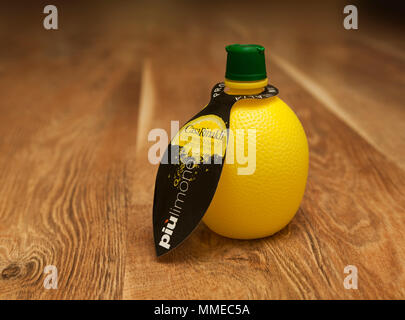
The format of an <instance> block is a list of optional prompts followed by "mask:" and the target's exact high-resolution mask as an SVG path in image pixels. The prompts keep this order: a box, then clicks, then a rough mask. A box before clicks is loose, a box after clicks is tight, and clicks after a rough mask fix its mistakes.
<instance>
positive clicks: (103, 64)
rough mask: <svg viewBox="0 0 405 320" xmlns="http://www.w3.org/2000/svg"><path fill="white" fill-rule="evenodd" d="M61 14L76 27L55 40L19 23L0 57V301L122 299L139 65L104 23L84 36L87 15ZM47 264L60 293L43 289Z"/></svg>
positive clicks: (27, 20) (130, 49) (73, 10)
mask: <svg viewBox="0 0 405 320" xmlns="http://www.w3.org/2000/svg"><path fill="white" fill-rule="evenodd" d="M69 9H70V11H65V12H64V13H65V15H64V17H65V19H67V20H69V19H71V20H70V21H72V22H73V21H74V22H76V24H71V25H70V27H69V26H68V25H65V26H64V27H63V28H61V30H59V31H58V32H57V33H54V34H52V33H51V34H49V33H47V32H46V31H44V30H43V29H42V30H40V28H42V26H40V27H37V28H36V24H37V23H38V22H37V21H33V20H32V19H31V18H30V17H29V16H28V17H27V16H24V15H23V16H21V17H20V18H19V20H21V21H20V22H21V26H24V27H23V28H22V29H21V28H20V29H16V36H15V38H13V42H12V43H11V47H10V48H9V50H11V51H12V52H15V53H16V54H15V55H7V53H5V55H6V57H4V56H3V57H2V59H3V60H2V61H5V62H6V64H5V65H3V67H4V68H5V71H4V77H2V79H1V82H2V83H1V86H0V87H1V94H2V101H1V114H2V116H1V125H0V136H1V137H2V139H1V144H0V154H1V155H2V157H1V160H0V168H1V171H0V172H1V173H0V175H1V179H2V184H1V185H0V193H1V195H2V197H1V201H0V270H1V277H0V283H1V285H0V297H1V298H3V299H4V298H5V299H15V298H18V299H39V298H41V299H67V298H75V299H85V298H120V297H122V285H123V276H124V268H125V244H126V233H125V231H126V217H127V210H126V208H127V204H128V197H129V195H128V192H127V185H128V181H127V177H126V173H125V168H126V165H127V162H126V158H127V153H128V150H131V149H132V148H133V146H134V143H135V134H134V133H133V130H132V128H133V123H136V117H137V108H136V104H134V101H135V102H136V101H137V100H138V98H139V81H140V64H138V63H137V61H136V57H137V53H136V50H134V49H136V48H135V47H134V46H133V45H132V47H131V45H126V44H125V43H120V41H119V39H117V38H116V31H117V30H116V29H114V28H110V26H109V25H108V19H107V17H106V19H104V21H105V22H106V24H105V26H102V25H95V26H94V27H93V28H90V29H85V28H84V29H82V28H81V26H82V27H83V26H85V23H86V19H87V18H88V15H84V16H80V15H78V11H77V10H86V8H85V7H80V8H74V7H73V8H72V7H69ZM87 9H89V8H87ZM24 12H25V11H23V13H24ZM107 14H108V13H107V12H105V11H104V12H103V15H107ZM3 15H4V12H3ZM11 18H13V17H11ZM116 19H117V17H115V18H114V21H116ZM22 21H24V22H25V23H22ZM65 21H66V20H65ZM17 22H18V21H17ZM17 24H18V23H17ZM27 28H28V29H29V28H31V30H33V31H32V32H31V34H32V38H31V39H30V40H29V42H30V43H29V44H27ZM91 42H92V43H91ZM86 43H91V45H89V46H86ZM27 45H29V46H30V47H31V48H33V50H32V51H27V50H25V47H26V46H27ZM113 48H114V49H113ZM126 52H128V53H126ZM46 265H55V266H56V267H57V268H58V275H59V279H58V290H45V289H44V287H43V281H44V279H45V275H44V274H43V272H44V267H45V266H46Z"/></svg>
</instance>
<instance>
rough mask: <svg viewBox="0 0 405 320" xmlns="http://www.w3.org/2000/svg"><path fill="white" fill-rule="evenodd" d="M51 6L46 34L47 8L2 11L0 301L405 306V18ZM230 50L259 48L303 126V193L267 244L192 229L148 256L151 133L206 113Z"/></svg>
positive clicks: (313, 11)
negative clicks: (52, 285)
mask: <svg viewBox="0 0 405 320" xmlns="http://www.w3.org/2000/svg"><path fill="white" fill-rule="evenodd" d="M53 4H55V5H56V6H57V7H58V10H59V30H57V31H46V30H45V29H44V28H43V26H42V19H43V18H44V16H45V15H44V14H43V13H42V10H43V6H44V5H45V3H44V4H41V5H40V4H38V3H34V2H26V3H22V2H21V1H19V2H18V3H14V4H12V3H11V1H10V3H8V4H7V3H6V4H4V3H3V4H2V5H1V10H0V16H1V18H0V39H1V50H0V94H1V95H0V96H1V99H0V108H1V109H0V181H1V183H0V275H1V276H0V298H3V299H72V298H74V299H121V298H123V299H166V298H168V299H188V298H193V299H217V298H218V299H290V298H293V299H335V298H338V299H346V298H349V299H372V298H378V299H387V298H395V299H399V298H402V299H403V298H405V275H404V267H405V108H404V98H405V94H404V86H405V73H404V71H405V42H404V41H403V34H404V30H403V27H402V26H403V25H401V24H399V23H397V21H396V20H395V19H391V18H388V19H387V20H383V19H386V18H385V15H382V14H381V15H379V12H378V11H377V12H376V11H373V10H374V8H370V7H369V6H366V4H365V3H364V2H360V3H358V9H359V29H358V30H345V29H344V28H343V24H342V22H343V18H344V15H343V7H344V4H346V3H343V2H327V3H325V2H319V3H312V2H311V3H308V2H307V1H305V4H304V3H303V4H300V2H297V3H290V2H287V3H286V4H283V5H282V4H274V3H272V4H264V3H254V2H252V1H249V2H247V3H243V2H241V3H233V2H232V4H231V3H230V2H219V1H216V2H205V4H201V3H196V2H189V1H160V2H156V1H149V2H145V3H139V2H136V3H135V2H122V1H121V2H117V1H114V2H107V1H105V2H99V1H97V2H85V3H82V2H80V3H79V2H70V3H69V4H68V3H67V2H58V1H53ZM230 43H259V44H262V45H264V46H265V47H266V52H267V53H266V54H267V63H268V71H269V77H270V80H271V83H272V84H274V85H276V86H277V87H278V88H279V89H280V97H281V98H282V99H283V100H284V101H286V102H287V103H288V104H289V105H290V106H291V107H292V108H293V110H294V111H295V112H296V113H297V115H298V117H299V118H300V119H301V121H302V123H303V126H304V128H305V131H306V133H307V135H308V139H309V146H310V170H309V179H308V184H307V189H306V192H305V196H304V200H303V202H302V205H301V208H300V210H299V211H298V213H297V215H296V217H295V218H294V220H293V221H292V222H291V223H290V224H289V225H288V226H287V227H286V228H285V229H284V230H282V231H281V232H279V233H278V234H276V235H275V236H273V237H269V238H266V239H261V240H256V241H237V240H231V239H226V238H223V237H221V236H218V235H216V234H214V233H213V232H211V231H210V230H209V229H208V228H207V227H205V226H204V225H200V226H199V227H198V229H197V230H196V231H195V233H194V234H193V235H192V236H191V237H190V238H189V239H188V240H187V241H186V242H185V243H184V245H182V246H181V247H180V248H178V249H177V250H175V251H174V252H173V253H172V254H170V255H168V256H165V257H163V258H162V259H157V258H156V257H155V253H154V247H153V240H152V223H151V218H152V216H151V215H152V213H151V211H152V197H153V188H154V179H155V174H156V169H157V166H156V165H152V164H150V163H149V162H148V159H147V152H148V149H149V147H150V146H151V145H152V143H151V142H149V141H148V139H147V135H148V132H149V131H150V130H151V129H152V128H164V129H167V130H168V129H169V128H170V120H180V122H184V121H185V120H187V119H188V118H190V117H191V116H192V115H194V114H195V113H196V112H197V110H199V109H200V108H201V107H202V106H203V105H204V104H205V103H207V101H208V95H209V91H210V89H211V87H212V86H213V85H214V84H215V83H216V82H218V81H222V80H223V74H224V68H225V59H226V55H225V51H224V46H225V45H226V44H230ZM47 265H55V266H56V267H57V269H58V289H57V290H52V289H50V290H47V289H45V288H44V286H43V284H44V279H45V277H46V274H44V268H45V266H47ZM347 265H354V266H356V267H357V270H358V276H359V279H358V289H357V290H347V289H345V288H344V286H343V281H344V279H345V277H346V276H347V274H345V273H344V268H345V266H347Z"/></svg>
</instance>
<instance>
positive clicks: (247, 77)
mask: <svg viewBox="0 0 405 320" xmlns="http://www.w3.org/2000/svg"><path fill="white" fill-rule="evenodd" d="M225 49H226V52H228V57H227V61H226V72H225V78H227V79H229V80H236V81H255V80H263V79H266V78H267V74H266V61H265V59H264V47H262V46H259V45H257V44H231V45H229V46H226V47H225Z"/></svg>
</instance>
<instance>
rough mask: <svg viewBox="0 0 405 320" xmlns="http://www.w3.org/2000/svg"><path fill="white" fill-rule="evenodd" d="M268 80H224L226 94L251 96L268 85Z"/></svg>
mask: <svg viewBox="0 0 405 320" xmlns="http://www.w3.org/2000/svg"><path fill="white" fill-rule="evenodd" d="M268 82H269V81H268V79H267V78H266V79H263V80H257V81H235V80H229V79H225V87H226V88H227V90H226V93H227V94H230V95H253V94H259V93H260V92H262V91H263V89H264V87H265V86H267V84H268Z"/></svg>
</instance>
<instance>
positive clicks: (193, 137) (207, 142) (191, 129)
mask: <svg viewBox="0 0 405 320" xmlns="http://www.w3.org/2000/svg"><path fill="white" fill-rule="evenodd" d="M226 141H227V131H226V126H225V123H224V121H223V120H222V119H221V118H220V117H218V116H216V115H205V116H201V117H198V118H196V119H194V120H192V121H190V122H188V123H187V124H186V125H185V126H184V127H182V128H181V129H180V130H179V132H178V133H177V134H176V135H175V137H174V138H173V140H172V145H178V146H180V147H181V148H180V157H181V156H187V157H189V156H193V157H194V158H195V159H199V162H200V163H207V162H208V161H212V158H213V157H214V155H217V156H220V157H223V156H224V154H225V150H226Z"/></svg>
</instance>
